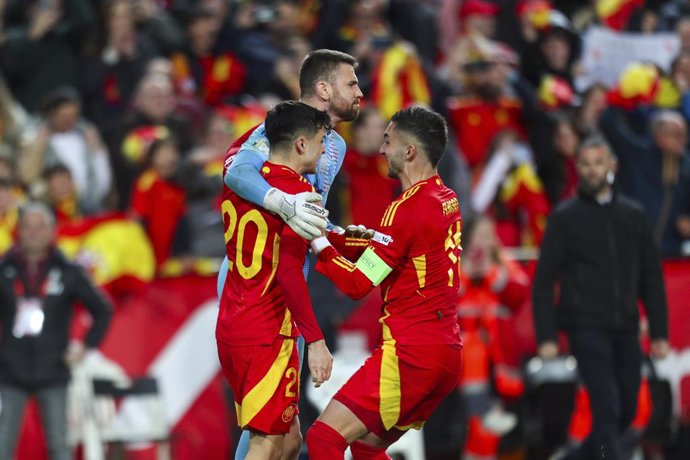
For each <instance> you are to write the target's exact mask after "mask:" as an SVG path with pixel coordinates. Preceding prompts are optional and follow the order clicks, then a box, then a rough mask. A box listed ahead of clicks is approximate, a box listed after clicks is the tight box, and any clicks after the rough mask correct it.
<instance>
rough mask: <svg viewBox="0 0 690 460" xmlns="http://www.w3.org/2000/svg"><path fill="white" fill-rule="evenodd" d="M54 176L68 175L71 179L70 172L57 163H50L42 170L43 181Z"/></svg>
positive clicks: (63, 165)
mask: <svg viewBox="0 0 690 460" xmlns="http://www.w3.org/2000/svg"><path fill="white" fill-rule="evenodd" d="M56 174H68V175H69V176H70V177H72V171H70V169H69V168H68V167H67V166H66V165H65V164H64V163H61V162H59V161H55V162H51V163H49V164H48V165H47V166H46V167H45V168H44V169H43V179H45V180H48V179H50V178H52V177H53V176H55V175H56Z"/></svg>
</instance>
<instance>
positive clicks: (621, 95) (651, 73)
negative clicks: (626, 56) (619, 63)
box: [608, 62, 661, 109]
mask: <svg viewBox="0 0 690 460" xmlns="http://www.w3.org/2000/svg"><path fill="white" fill-rule="evenodd" d="M660 85H661V83H660V75H659V71H658V70H657V68H656V67H655V66H654V65H653V64H649V63H642V62H634V63H631V64H630V65H628V66H627V67H626V68H625V69H623V71H622V72H621V74H620V76H619V77H618V83H617V84H616V86H615V87H614V88H612V89H611V91H609V94H608V100H609V104H611V105H614V106H617V107H622V108H624V109H632V108H634V107H635V106H637V105H640V104H653V103H654V102H655V101H656V98H657V96H658V93H659V89H660Z"/></svg>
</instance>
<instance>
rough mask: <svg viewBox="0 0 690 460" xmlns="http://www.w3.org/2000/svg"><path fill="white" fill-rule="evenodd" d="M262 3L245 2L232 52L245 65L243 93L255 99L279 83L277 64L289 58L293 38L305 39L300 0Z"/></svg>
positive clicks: (279, 69) (279, 0)
mask: <svg viewBox="0 0 690 460" xmlns="http://www.w3.org/2000/svg"><path fill="white" fill-rule="evenodd" d="M262 3H265V2H248V4H247V7H246V8H247V9H246V10H244V11H243V13H244V14H243V15H242V16H241V18H242V19H243V22H241V23H240V22H239V21H238V23H237V24H236V26H237V27H238V31H237V36H236V37H237V38H236V44H235V49H236V51H237V55H238V56H239V58H240V59H241V60H242V62H244V63H245V64H246V66H247V83H246V88H245V90H246V92H247V93H249V94H252V95H257V96H258V95H261V94H263V93H265V92H267V91H272V90H273V89H274V86H275V85H276V83H280V81H281V77H280V71H281V70H282V69H281V68H280V67H279V66H278V63H279V62H280V61H281V60H282V59H283V58H286V57H290V55H291V53H292V52H293V49H292V44H293V39H294V37H295V36H298V37H299V36H304V32H303V31H302V29H301V26H302V24H301V22H300V20H301V17H300V12H301V10H300V5H299V3H300V2H299V0H278V1H276V2H273V3H272V4H262ZM238 17H240V16H239V15H238ZM302 57H303V56H302Z"/></svg>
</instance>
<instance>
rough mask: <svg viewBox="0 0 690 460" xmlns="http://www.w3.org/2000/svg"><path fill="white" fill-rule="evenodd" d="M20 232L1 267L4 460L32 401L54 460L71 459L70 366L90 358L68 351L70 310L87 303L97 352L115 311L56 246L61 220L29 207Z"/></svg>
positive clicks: (90, 339)
mask: <svg viewBox="0 0 690 460" xmlns="http://www.w3.org/2000/svg"><path fill="white" fill-rule="evenodd" d="M18 227H19V241H18V244H17V245H16V246H15V247H13V248H12V249H11V250H10V251H9V253H8V254H7V255H6V256H5V258H4V259H3V260H2V261H0V326H1V327H2V329H1V334H2V338H1V339H0V460H10V459H12V458H13V453H14V448H15V445H16V440H17V434H18V433H17V432H18V430H19V428H20V421H21V419H22V414H23V411H24V406H25V405H26V401H27V399H28V397H29V396H31V395H35V396H36V398H37V399H38V403H39V406H40V409H41V415H42V420H43V426H44V429H45V432H46V438H47V441H48V450H49V453H50V458H51V459H53V460H55V459H59V460H67V459H70V458H72V456H71V453H70V450H69V448H68V446H67V428H66V426H67V404H66V403H67V383H68V381H69V379H70V370H69V367H68V366H69V365H70V364H73V363H76V362H78V361H79V360H80V359H81V358H82V357H83V356H84V352H85V350H84V347H81V346H70V347H68V342H69V330H70V320H71V318H72V310H73V307H74V305H75V304H76V303H77V302H81V303H82V304H83V305H84V306H85V307H86V308H87V309H88V310H89V312H90V313H91V316H92V317H93V324H92V325H91V329H90V330H89V332H88V334H87V335H86V339H85V346H86V347H87V348H94V347H96V346H97V345H98V344H99V343H100V341H101V339H102V338H103V336H104V334H105V332H106V329H107V327H108V323H109V322H110V315H111V311H112V309H111V306H110V304H109V303H108V302H107V301H106V299H105V298H104V297H103V295H101V293H100V292H99V291H98V289H97V288H96V287H95V286H94V285H93V284H92V282H91V281H90V280H89V278H88V276H87V275H86V274H85V273H84V272H83V271H82V269H81V268H80V267H79V266H78V265H76V264H74V263H72V262H69V261H67V260H66V259H65V258H64V256H63V255H62V254H61V253H60V251H59V250H57V249H56V248H55V247H54V240H55V220H54V217H53V215H52V213H51V211H50V210H49V209H48V208H47V207H46V206H44V205H41V204H29V205H27V206H25V208H24V209H23V210H22V211H21V213H20V217H19V226H18Z"/></svg>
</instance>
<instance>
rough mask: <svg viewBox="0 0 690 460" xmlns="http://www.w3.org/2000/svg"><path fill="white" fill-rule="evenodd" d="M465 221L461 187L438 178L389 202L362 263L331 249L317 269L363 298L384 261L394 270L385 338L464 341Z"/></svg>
mask: <svg viewBox="0 0 690 460" xmlns="http://www.w3.org/2000/svg"><path fill="white" fill-rule="evenodd" d="M461 220H462V219H461V217H460V208H459V205H458V199H457V196H456V194H455V192H453V191H452V190H450V189H449V188H447V187H446V186H445V185H444V184H443V182H442V181H441V179H440V178H439V177H438V176H433V177H431V178H429V179H426V180H424V181H420V182H417V183H416V184H414V185H413V186H412V187H410V188H409V189H407V190H406V191H405V192H404V193H403V194H402V195H401V196H400V197H399V198H398V199H397V200H395V201H393V203H391V205H390V206H388V209H386V211H385V213H384V214H383V218H382V219H381V224H380V225H379V227H378V229H377V234H376V235H375V236H374V238H373V239H372V240H371V241H370V243H369V246H368V248H367V249H366V251H365V253H364V255H363V256H362V257H360V259H359V260H358V261H357V263H356V264H353V263H352V262H350V261H348V260H347V259H345V258H344V257H342V256H340V255H339V254H338V252H337V251H336V249H335V248H333V247H327V248H325V249H324V250H323V251H321V252H320V253H319V262H318V263H317V266H316V269H317V271H319V272H321V273H323V274H324V275H326V276H327V277H328V278H330V279H331V280H332V281H333V282H334V283H335V284H336V286H338V288H339V289H340V290H341V291H343V292H344V293H345V294H348V295H350V296H352V297H359V296H361V295H364V294H365V293H367V292H368V291H369V290H371V288H372V284H374V282H373V281H372V279H371V278H372V277H376V276H377V273H374V272H376V270H378V269H377V268H376V267H377V265H378V266H381V264H380V261H383V262H384V263H385V265H387V266H388V267H390V269H392V271H390V273H389V274H388V275H387V276H386V277H385V278H384V279H383V281H382V282H381V293H382V296H383V306H382V314H383V316H382V317H381V318H380V319H379V322H380V323H381V324H382V325H383V340H384V341H390V340H394V341H395V342H396V343H398V344H400V345H437V344H460V343H461V339H460V331H459V329H458V324H457V314H456V309H457V299H458V289H459V279H458V270H459V265H460V252H461V247H460V236H461V233H460V231H461ZM372 252H373V254H372ZM367 254H368V256H367ZM365 272H369V276H367V275H366V274H365ZM372 273H373V274H372ZM378 273H379V275H380V272H378ZM381 276H384V275H381Z"/></svg>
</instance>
